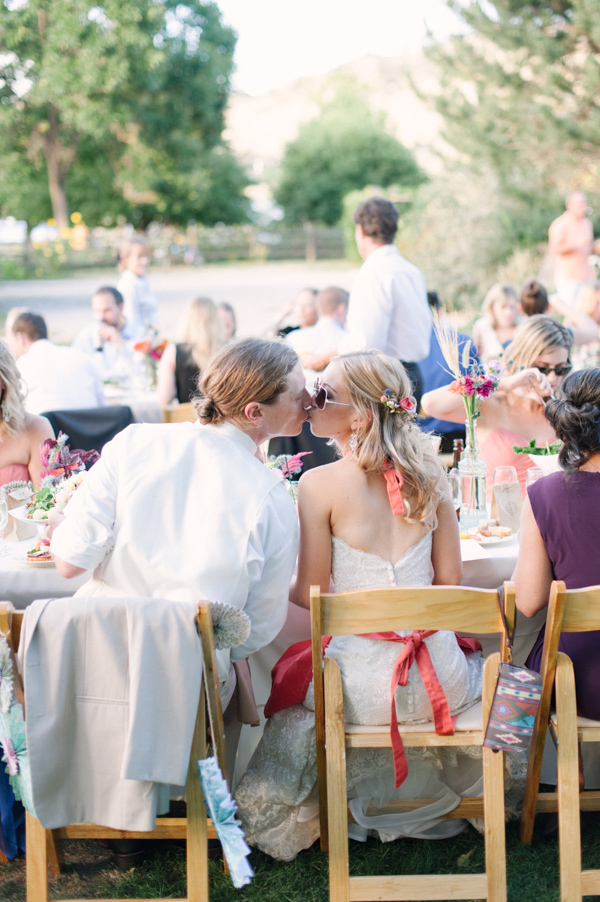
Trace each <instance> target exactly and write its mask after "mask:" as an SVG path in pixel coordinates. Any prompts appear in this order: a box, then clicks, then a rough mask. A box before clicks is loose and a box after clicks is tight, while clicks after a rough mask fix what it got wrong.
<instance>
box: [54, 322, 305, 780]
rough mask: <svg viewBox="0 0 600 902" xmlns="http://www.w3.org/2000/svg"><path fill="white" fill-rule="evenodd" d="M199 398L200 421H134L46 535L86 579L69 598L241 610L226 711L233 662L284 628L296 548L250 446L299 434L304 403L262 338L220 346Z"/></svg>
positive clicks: (59, 558)
mask: <svg viewBox="0 0 600 902" xmlns="http://www.w3.org/2000/svg"><path fill="white" fill-rule="evenodd" d="M201 389H202V392H203V394H204V398H203V400H201V401H198V402H196V410H197V413H198V416H199V419H200V422H199V423H179V424H168V425H163V424H161V425H154V424H148V425H134V426H130V427H128V428H127V429H126V430H125V431H124V432H122V433H120V434H119V435H118V436H117V437H116V438H115V439H113V441H112V442H109V443H108V445H105V447H104V449H103V451H102V457H101V459H100V461H99V462H98V463H97V464H95V465H94V467H92V469H91V470H90V472H89V473H88V474H87V476H86V478H85V480H84V482H83V483H82V485H81V487H80V488H79V489H78V490H77V492H76V494H75V495H74V496H73V498H72V499H71V501H70V502H69V505H68V508H67V510H66V516H64V517H61V516H60V515H56V514H55V515H54V517H53V520H52V522H51V526H50V527H49V528H48V531H49V533H52V531H53V530H54V532H53V534H52V544H51V548H52V552H53V554H54V555H55V562H56V566H57V569H58V570H59V572H60V573H61V574H62V575H63V576H65V577H67V578H69V577H73V576H77V575H79V574H82V573H85V571H87V570H93V571H94V574H93V578H92V579H91V580H90V581H89V582H88V583H86V584H85V585H84V586H83V587H82V588H81V589H80V590H79V591H78V593H77V594H78V595H98V596H102V595H107V596H113V597H119V596H121V597H128V596H142V597H153V598H168V599H172V600H173V601H179V600H183V601H198V600H199V599H201V598H205V599H208V600H214V601H222V602H227V603H229V604H231V605H234V606H235V607H237V608H241V609H242V610H244V611H245V612H246V614H247V615H248V617H249V618H250V622H251V632H250V636H249V637H248V639H247V640H246V641H245V642H244V644H243V645H240V646H238V647H236V648H233V649H231V654H230V652H229V650H228V649H224V650H221V651H218V652H217V658H218V665H219V678H220V681H221V693H222V697H223V702H224V708H225V707H226V705H227V702H228V701H229V699H230V698H231V696H232V693H233V690H234V686H235V678H234V676H233V671H232V670H231V669H230V660H231V661H232V662H234V663H235V662H243V661H244V662H245V659H246V658H247V657H248V656H249V655H250V654H252V652H254V651H257V650H258V649H259V648H262V647H263V646H264V645H267V644H268V643H269V642H271V640H272V639H274V638H275V636H276V635H277V633H278V632H279V631H280V630H281V628H282V626H283V624H284V622H285V619H286V615H287V607H288V590H289V584H290V579H291V577H292V573H293V570H294V564H295V561H296V553H297V549H298V520H297V516H296V511H295V509H294V505H293V503H292V500H291V498H290V495H289V493H288V492H287V490H286V488H285V485H284V484H283V480H282V478H281V476H280V474H279V473H277V472H275V471H273V470H269V469H267V468H266V467H265V466H264V464H263V463H262V462H261V461H260V460H259V459H258V457H257V452H258V446H259V445H261V444H262V443H263V442H264V441H266V440H268V439H269V438H271V436H275V435H297V434H298V433H299V432H300V430H301V428H302V424H303V423H304V421H305V420H306V419H307V408H308V407H309V406H310V396H309V394H308V393H307V391H306V389H305V380H304V376H303V374H302V368H301V366H300V363H299V361H298V357H297V355H296V353H295V352H294V351H293V350H292V348H290V347H289V346H288V345H286V344H285V343H283V342H269V341H262V340H260V339H247V340H245V341H241V342H238V343H236V344H233V345H228V346H227V347H226V348H224V349H223V350H222V351H220V352H219V353H218V354H217V355H216V357H214V358H213V360H212V361H211V362H210V363H209V364H208V365H207V366H206V368H205V369H204V370H203V372H202V381H201ZM238 673H239V670H238ZM233 721H235V718H234V719H233ZM240 726H241V725H240ZM236 728H237V725H236V724H235V723H234V722H232V725H231V727H230V729H229V734H230V735H229V738H230V739H231V738H232V737H235V742H234V745H237V735H235V733H236ZM229 757H230V758H231V760H230V762H229V763H230V766H233V760H234V754H233V752H232V754H231V755H230V756H229Z"/></svg>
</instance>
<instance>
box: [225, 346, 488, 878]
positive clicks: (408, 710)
mask: <svg viewBox="0 0 600 902" xmlns="http://www.w3.org/2000/svg"><path fill="white" fill-rule="evenodd" d="M322 378H323V387H322V388H320V389H319V392H318V393H317V394H316V395H315V397H314V399H313V402H314V404H315V407H313V409H312V410H311V411H310V425H311V429H312V430H313V433H314V434H315V435H319V436H322V437H328V438H333V439H334V440H335V441H336V443H337V444H338V446H339V448H340V451H341V453H342V454H343V458H342V459H341V460H338V461H336V462H335V463H332V464H330V465H329V466H326V467H320V468H318V469H316V470H312V471H311V472H310V473H307V474H306V476H305V477H304V478H303V479H302V480H301V482H300V489H299V514H300V554H299V558H298V577H297V581H296V583H295V585H294V586H293V588H292V592H291V595H290V598H291V600H292V601H294V602H295V603H296V604H298V605H301V606H303V607H308V602H309V593H310V586H320V587H321V589H322V591H329V582H330V579H333V582H334V585H335V590H336V591H337V592H346V591H349V590H353V589H360V588H367V587H369V588H370V587H376V586H381V587H384V586H386V587H389V586H428V585H431V584H432V583H433V584H436V585H440V584H442V585H443V584H449V585H457V584H460V580H461V576H462V565H461V560H460V547H459V546H460V542H459V535H458V523H457V520H456V515H455V513H454V507H453V504H452V501H451V500H450V497H449V488H448V482H447V479H446V476H445V475H444V472H443V467H442V465H441V463H440V462H439V460H438V459H437V457H436V456H435V454H434V453H433V451H432V448H431V444H430V442H429V440H428V438H427V437H426V436H425V435H424V434H423V433H422V432H420V431H419V430H418V429H415V428H413V418H414V412H415V404H414V399H412V398H411V397H410V388H411V383H410V380H409V378H408V375H407V373H406V371H405V369H404V367H403V366H402V364H401V363H400V362H399V361H397V360H394V359H392V358H391V357H388V356H387V355H385V354H383V353H381V352H379V351H360V352H355V353H350V354H342V355H341V356H339V357H337V358H336V359H335V360H332V362H331V363H330V364H329V366H328V367H327V369H326V370H325V372H324V373H323V377H322ZM386 391H389V392H390V398H391V399H392V400H393V401H394V404H393V405H392V404H391V403H389V406H388V402H385V403H382V402H381V398H382V397H384V398H385V392H386ZM411 408H412V411H411ZM423 639H424V642H425V644H426V645H427V648H428V650H429V653H430V655H431V658H432V661H433V665H434V668H435V671H436V673H437V678H438V680H439V683H437V686H436V688H437V690H438V691H439V692H440V695H441V696H442V697H445V702H446V705H447V710H448V711H449V712H457V711H458V710H462V709H464V708H467V707H469V706H470V705H473V704H475V702H476V701H477V700H478V699H479V697H480V696H481V677H482V667H483V659H482V657H481V655H479V654H478V653H473V646H471V647H470V651H469V652H468V653H467V652H463V650H462V649H461V647H460V646H459V644H458V641H457V639H456V636H455V634H454V633H452V632H447V631H439V632H436V633H435V635H432V636H429V637H423ZM404 647H406V646H403V645H402V644H398V643H396V642H391V641H381V640H376V639H373V638H370V639H367V638H364V637H361V636H342V637H339V636H338V637H334V638H333V639H332V640H331V641H330V643H329V645H328V647H327V650H326V652H325V654H326V656H328V657H331V658H334V659H335V660H336V661H337V662H338V664H339V666H340V670H341V672H342V681H343V691H344V705H345V713H346V718H347V720H349V721H350V722H352V723H356V724H389V723H390V707H391V705H392V704H394V703H395V706H396V711H397V714H398V720H399V721H400V722H405V723H406V722H419V721H423V720H430V719H431V718H432V708H431V700H430V697H429V694H428V692H429V691H430V690H428V689H427V688H426V686H425V683H426V682H427V680H425V683H424V682H423V680H422V678H421V676H420V675H419V668H418V665H417V664H416V663H414V659H412V658H411V659H410V660H411V661H413V663H412V664H411V666H410V670H409V673H408V682H407V684H406V686H401V687H399V688H397V689H396V690H395V692H394V694H393V696H392V695H391V693H390V686H391V685H392V684H393V682H394V681H393V679H392V672H393V670H394V664H395V662H396V659H397V658H398V656H399V654H400V653H401V651H402V648H404ZM309 655H310V650H309ZM307 665H308V666H307V671H306V673H307V678H306V681H304V679H303V676H304V674H302V675H300V674H299V671H298V670H296V671H295V673H294V683H293V685H289V684H285V682H284V681H282V683H281V684H279V683H278V680H277V676H276V679H275V686H276V687H277V686H279V685H281V690H282V691H281V693H279V692H275V693H273V694H272V695H271V698H270V700H269V703H268V705H267V707H266V709H265V714H266V715H267V717H268V721H267V725H266V727H265V731H264V734H263V737H262V739H261V742H260V744H259V746H258V748H257V749H256V752H255V753H254V756H253V758H252V760H251V762H250V765H249V768H248V770H247V771H246V774H245V775H244V777H243V779H242V781H241V782H240V784H239V786H238V787H237V790H236V799H237V802H238V809H239V814H240V817H241V820H242V823H243V826H244V830H245V832H246V838H247V840H248V842H250V843H251V844H253V845H256V846H258V848H260V849H262V850H263V851H264V852H267V853H268V854H269V855H272V856H273V857H274V858H279V859H283V860H286V861H287V860H290V859H292V858H294V857H295V856H296V855H297V854H298V852H299V851H300V850H301V849H305V848H308V846H310V845H311V844H312V843H313V842H314V841H315V839H316V838H317V837H318V836H319V812H318V806H317V805H316V804H315V787H316V779H317V774H316V761H315V716H314V698H313V692H312V684H311V685H310V686H309V683H310V672H311V670H312V665H311V662H310V660H307ZM274 673H277V668H276V670H275V671H274ZM290 682H291V681H290ZM307 687H308V691H307ZM430 689H433V686H431V687H430ZM284 696H285V699H284ZM409 754H410V760H409V761H408V778H407V780H406V783H404V782H403V781H402V779H401V777H399V781H400V783H401V785H400V788H399V789H395V788H394V785H395V773H394V763H393V757H392V751H391V749H385V750H384V749H380V750H378V751H377V752H376V753H374V752H373V750H372V749H368V750H367V749H350V750H348V756H347V765H348V794H349V798H350V799H352V801H351V803H350V804H351V809H352V816H353V819H354V821H355V823H354V824H353V827H352V830H353V832H352V836H353V838H354V839H362V840H365V839H366V838H367V836H368V835H369V834H374V835H376V836H377V835H378V828H379V829H380V830H381V834H380V835H381V836H382V838H383V839H384V841H390V840H392V839H395V838H396V837H398V836H407V835H408V836H413V837H414V836H421V837H423V836H425V837H429V838H435V837H436V836H437V837H438V838H439V837H440V836H442V835H446V836H449V835H453V834H456V833H458V832H461V831H462V830H463V829H464V825H463V824H462V823H460V822H459V823H458V824H451V825H450V824H448V823H447V822H446V823H445V822H443V821H442V822H440V821H439V820H436V818H435V817H432V814H431V811H430V810H428V809H427V807H425V808H424V809H422V810H420V811H417V812H415V811H411V812H410V813H409V814H408V815H407V814H406V813H405V814H396V815H388V816H386V817H385V818H383V819H382V818H381V817H377V812H376V811H375V812H373V811H372V810H369V812H368V813H367V808H368V806H369V803H373V804H374V805H375V806H383V807H385V805H386V803H387V802H388V800H390V799H398V798H402V797H403V795H404V797H405V798H406V797H407V795H408V797H409V798H410V797H412V796H411V792H414V791H415V787H417V786H418V787H419V790H420V791H422V792H423V794H424V795H423V796H422V797H424V798H437V799H442V798H443V799H444V800H445V804H446V805H447V806H448V807H447V808H446V809H445V810H447V811H449V810H451V808H453V807H456V805H457V804H458V803H459V802H460V798H459V793H460V792H461V791H462V792H464V791H465V790H466V789H467V787H470V786H472V785H473V784H474V783H476V782H477V780H478V779H480V778H481V762H480V761H479V762H477V761H473V760H472V759H469V758H468V756H464V760H460V759H455V761H454V766H453V767H452V768H449V769H447V770H446V769H444V770H442V758H441V756H440V755H439V753H438V754H436V752H435V751H434V750H432V749H428V750H427V756H426V757H425V756H424V755H419V752H417V750H416V749H415V750H411V753H409ZM463 765H464V766H463ZM450 771H452V773H450ZM459 784H461V785H460V788H459ZM373 814H374V815H375V816H373ZM384 822H385V825H384Z"/></svg>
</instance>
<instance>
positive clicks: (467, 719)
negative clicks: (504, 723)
mask: <svg viewBox="0 0 600 902" xmlns="http://www.w3.org/2000/svg"><path fill="white" fill-rule="evenodd" d="M482 717H483V715H482V710H481V702H480V701H479V702H477V704H475V705H471V707H470V708H467V710H466V711H463V712H462V714H459V715H458V717H457V718H456V732H457V733H471V732H473V730H481V726H482ZM591 723H595V721H591ZM598 726H600V724H598ZM399 727H400V734H401V735H402V736H404V734H405V733H435V726H434V724H433V721H431V720H429V721H427V722H426V723H401V724H399ZM344 730H345V731H346V733H347V735H349V736H360V735H362V734H369V735H373V734H378V733H382V734H386V733H388V734H389V732H390V725H389V723H388V724H381V725H378V726H369V724H357V723H346V724H344Z"/></svg>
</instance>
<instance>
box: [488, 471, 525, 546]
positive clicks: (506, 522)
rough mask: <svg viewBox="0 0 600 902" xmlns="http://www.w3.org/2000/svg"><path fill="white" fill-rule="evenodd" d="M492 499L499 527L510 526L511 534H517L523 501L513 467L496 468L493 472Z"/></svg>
mask: <svg viewBox="0 0 600 902" xmlns="http://www.w3.org/2000/svg"><path fill="white" fill-rule="evenodd" d="M494 498H495V499H496V505H497V507H498V521H499V523H500V526H510V528H511V530H512V532H514V533H516V532H518V531H519V524H520V520H521V507H522V506H523V501H522V498H521V487H520V486H519V480H518V478H517V471H516V470H515V468H514V467H496V469H495V470H494Z"/></svg>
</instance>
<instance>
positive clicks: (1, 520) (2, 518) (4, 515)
mask: <svg viewBox="0 0 600 902" xmlns="http://www.w3.org/2000/svg"><path fill="white" fill-rule="evenodd" d="M7 523H8V501H7V500H6V495H5V494H4V492H2V491H0V535H1V536H2V539H4V528H5V527H6V524H7ZM4 552H5V549H4V548H3V549H2V551H0V554H4Z"/></svg>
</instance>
